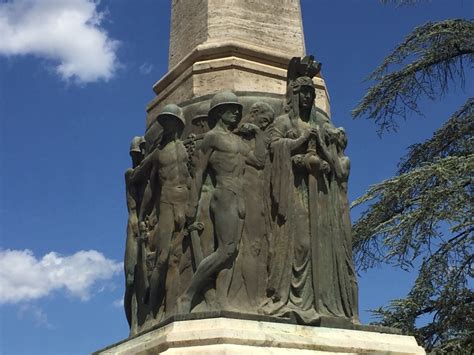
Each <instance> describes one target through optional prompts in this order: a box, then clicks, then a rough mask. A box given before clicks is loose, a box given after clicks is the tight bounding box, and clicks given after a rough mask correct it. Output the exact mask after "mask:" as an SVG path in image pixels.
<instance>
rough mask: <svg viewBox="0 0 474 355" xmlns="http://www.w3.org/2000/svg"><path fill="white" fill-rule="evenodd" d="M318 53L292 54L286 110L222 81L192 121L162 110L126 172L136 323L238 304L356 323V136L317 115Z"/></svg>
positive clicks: (252, 310)
mask: <svg viewBox="0 0 474 355" xmlns="http://www.w3.org/2000/svg"><path fill="white" fill-rule="evenodd" d="M319 70H320V64H319V63H317V62H315V61H314V60H313V58H312V57H305V58H303V59H300V58H294V59H293V60H292V61H291V63H290V66H289V70H288V92H287V97H286V102H285V110H284V113H283V114H282V115H280V116H279V117H275V110H274V108H272V106H271V105H269V104H268V103H265V102H263V101H258V102H255V103H254V104H253V105H251V107H249V108H248V110H246V111H247V113H246V114H245V115H244V117H242V116H243V115H242V113H243V111H244V107H243V106H242V104H241V103H240V101H239V98H238V97H237V96H236V95H235V94H234V93H232V92H228V91H224V92H220V93H217V94H216V95H215V96H214V97H213V98H212V99H211V100H210V103H209V102H205V103H203V104H202V107H200V108H199V110H197V112H196V114H195V116H194V117H192V119H191V125H192V129H191V130H190V131H191V132H192V134H190V135H189V136H188V137H187V138H186V139H184V140H181V135H182V133H183V130H184V128H185V125H186V120H185V118H184V114H183V111H182V109H181V108H180V107H179V106H177V105H174V104H170V105H167V106H165V107H164V108H163V110H162V111H161V112H160V113H159V114H158V116H157V120H158V123H159V124H160V125H161V127H162V132H161V134H160V135H159V136H158V137H157V139H156V140H155V141H153V142H149V141H145V140H144V139H143V138H140V137H135V138H134V139H133V141H132V145H131V150H130V154H131V157H132V161H133V168H131V169H129V170H127V172H126V189H127V205H128V211H129V220H128V229H127V243H126V254H125V274H126V291H125V301H124V303H125V310H126V315H127V319H128V321H129V324H130V327H131V334H136V333H138V332H140V331H141V330H144V329H146V328H148V327H149V326H151V325H153V324H156V323H159V322H160V321H164V320H166V319H167V318H169V317H171V316H173V315H177V314H189V313H205V312H209V311H231V312H236V313H240V314H244V315H245V314H258V315H263V316H268V317H277V318H293V319H296V320H297V322H299V323H301V324H315V323H316V322H317V321H318V319H320V318H321V317H334V318H339V319H345V320H347V321H349V322H353V323H357V322H358V309H357V303H358V301H357V281H356V275H355V271H354V265H353V261H352V253H351V243H352V241H351V223H350V217H349V206H348V200H347V181H348V176H349V168H350V163H349V159H348V158H347V156H345V155H344V150H345V148H346V145H347V138H346V135H345V132H344V130H343V129H342V128H336V127H334V126H333V124H332V123H331V122H330V120H329V119H328V118H325V117H323V118H321V116H317V115H315V114H314V111H315V110H314V109H315V106H314V103H315V86H314V84H313V77H314V76H315V75H317V74H318V73H319Z"/></svg>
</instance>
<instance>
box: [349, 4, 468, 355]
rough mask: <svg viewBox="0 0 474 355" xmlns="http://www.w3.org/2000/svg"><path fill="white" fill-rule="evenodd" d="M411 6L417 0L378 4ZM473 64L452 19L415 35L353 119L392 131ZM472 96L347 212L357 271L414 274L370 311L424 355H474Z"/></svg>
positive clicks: (462, 27) (386, 65)
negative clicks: (386, 267)
mask: <svg viewBox="0 0 474 355" xmlns="http://www.w3.org/2000/svg"><path fill="white" fill-rule="evenodd" d="M382 2H384V3H388V2H392V3H396V4H397V5H409V4H413V3H416V2H418V1H416V0H413V1H412V0H382ZM473 62H474V22H473V21H472V20H463V19H454V20H445V21H440V22H436V23H427V24H425V25H422V26H420V27H417V28H415V29H414V31H413V32H412V33H411V34H410V35H408V36H407V37H406V38H405V40H404V41H403V43H401V44H400V45H399V46H398V47H396V49H395V50H394V51H393V52H392V53H391V54H390V55H389V56H388V57H387V58H386V59H385V60H384V62H383V63H382V64H381V65H380V66H379V67H378V68H377V69H376V70H375V71H374V72H373V73H372V74H371V75H370V76H369V78H368V79H369V80H373V81H375V85H374V86H373V87H372V88H370V89H369V90H368V92H367V94H366V95H365V96H364V98H363V99H362V100H361V102H360V103H359V105H358V106H357V107H356V108H355V109H354V110H353V112H352V113H353V116H354V117H366V118H369V119H372V120H374V121H375V123H376V124H377V125H378V127H379V133H383V132H387V131H396V129H397V127H398V120H399V119H400V118H402V119H406V118H407V116H408V114H409V113H410V112H417V113H419V114H422V113H421V112H420V110H419V108H418V102H419V100H420V99H421V98H428V99H431V100H439V99H440V98H442V97H443V95H444V94H445V93H446V92H447V91H448V89H450V88H451V86H452V85H454V84H460V85H461V87H463V85H464V81H465V71H466V68H469V69H471V68H472V64H473ZM473 137H474V98H470V99H468V100H467V102H466V103H465V104H464V105H463V107H462V108H461V109H459V110H458V111H457V112H456V113H454V114H453V115H452V116H451V117H450V118H449V119H448V120H447V121H446V123H445V124H444V125H443V126H442V127H441V128H439V129H438V130H437V131H436V132H435V133H434V135H433V136H432V137H431V138H430V139H428V140H427V141H425V142H423V143H418V144H414V145H412V146H410V147H409V148H408V154H407V155H406V156H405V157H403V158H402V159H401V161H400V163H399V165H398V172H397V174H396V176H395V177H393V178H390V179H387V180H385V181H382V182H381V183H378V184H376V185H374V186H371V187H370V188H369V190H368V191H367V192H366V193H365V194H364V196H362V197H360V198H359V199H357V200H356V201H354V202H353V204H352V207H354V206H360V205H364V206H365V210H364V211H363V212H362V213H361V216H360V218H359V220H358V221H357V222H356V223H355V224H354V225H353V234H354V245H353V247H354V258H355V262H356V265H357V266H358V269H359V270H366V269H369V268H372V267H375V266H377V265H379V264H381V263H384V264H390V265H393V266H395V267H401V268H402V269H405V270H408V271H415V270H417V271H418V275H417V278H416V281H415V283H414V284H413V285H412V288H411V290H410V292H409V293H408V294H407V296H406V297H405V298H403V299H396V300H393V301H391V302H390V304H389V305H388V306H385V307H380V308H378V309H376V310H373V311H372V312H373V314H374V315H375V317H376V318H377V320H378V321H377V323H376V324H381V325H385V326H392V327H397V328H399V329H401V330H402V331H404V332H405V333H406V334H411V335H414V336H415V337H416V338H417V340H418V342H419V343H420V344H421V345H422V346H424V347H425V349H426V350H427V352H428V353H430V354H473V353H474V291H473V290H472V285H473V276H474V275H473V274H474V254H473V249H474V222H473V217H474V214H473V206H474V194H473V192H474V186H473V171H474V142H473Z"/></svg>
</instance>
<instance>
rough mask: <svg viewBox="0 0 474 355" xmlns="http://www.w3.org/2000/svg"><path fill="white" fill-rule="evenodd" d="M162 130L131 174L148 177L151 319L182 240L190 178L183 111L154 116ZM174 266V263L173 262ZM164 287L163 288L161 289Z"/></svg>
mask: <svg viewBox="0 0 474 355" xmlns="http://www.w3.org/2000/svg"><path fill="white" fill-rule="evenodd" d="M157 120H158V123H159V124H160V125H161V126H162V127H163V133H162V137H161V140H160V142H159V143H158V145H157V147H156V148H155V150H154V151H153V152H151V153H150V154H149V155H148V156H147V157H146V158H145V159H144V161H143V163H142V164H140V166H139V167H138V168H137V169H135V171H134V178H140V177H141V178H146V177H147V176H149V177H150V184H151V189H152V191H153V195H154V196H159V198H156V201H155V208H156V214H157V216H158V223H156V225H155V226H153V228H152V230H151V231H150V237H149V240H148V247H149V250H150V252H152V253H155V258H154V262H153V270H152V273H151V278H150V282H149V284H150V292H149V297H148V303H149V306H150V309H151V311H152V312H153V314H154V315H156V313H157V312H158V310H159V307H160V306H161V304H162V301H163V299H164V296H165V289H166V290H174V288H173V287H168V285H167V274H168V271H169V270H168V269H170V270H171V269H173V268H172V267H170V266H169V264H170V263H171V262H173V260H171V261H170V256H171V253H172V250H171V249H172V245H173V242H174V240H175V239H177V238H182V236H183V230H184V226H185V222H186V212H187V210H188V206H189V205H188V203H189V197H190V193H189V192H190V180H191V179H190V175H189V172H188V168H187V162H188V154H187V152H186V148H185V147H184V144H183V142H182V141H181V140H180V136H181V134H182V132H183V129H184V126H185V120H184V114H183V110H182V109H181V108H180V107H179V106H177V105H175V104H169V105H166V106H165V107H164V108H163V110H162V111H161V112H160V113H159V114H158V116H157ZM174 262H175V263H177V262H178V261H177V260H174ZM165 286H166V287H165ZM167 298H169V299H167V300H166V302H168V301H171V302H175V301H176V297H174V300H172V298H173V297H171V296H170V297H167Z"/></svg>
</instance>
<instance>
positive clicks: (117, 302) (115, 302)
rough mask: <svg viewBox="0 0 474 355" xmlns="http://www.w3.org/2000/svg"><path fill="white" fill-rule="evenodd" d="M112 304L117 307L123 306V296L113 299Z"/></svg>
mask: <svg viewBox="0 0 474 355" xmlns="http://www.w3.org/2000/svg"><path fill="white" fill-rule="evenodd" d="M112 305H113V306H114V307H117V308H123V297H122V298H119V299H117V300H115V301H114V302H113V303H112Z"/></svg>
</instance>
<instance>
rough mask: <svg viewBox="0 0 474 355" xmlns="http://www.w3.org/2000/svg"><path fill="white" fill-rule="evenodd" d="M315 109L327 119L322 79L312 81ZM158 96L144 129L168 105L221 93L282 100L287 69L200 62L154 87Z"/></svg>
mask: <svg viewBox="0 0 474 355" xmlns="http://www.w3.org/2000/svg"><path fill="white" fill-rule="evenodd" d="M314 83H315V88H316V107H318V108H319V109H320V110H321V111H323V112H325V113H326V114H327V115H328V116H330V105H329V94H328V93H327V91H326V84H325V82H324V80H323V79H322V78H319V77H316V78H314ZM156 87H157V88H158V89H157V90H158V92H159V95H158V96H157V97H156V98H155V99H154V100H153V101H152V102H151V103H150V104H149V105H148V108H147V111H148V116H147V126H149V125H150V124H151V123H152V121H153V118H154V117H156V115H157V114H158V112H159V111H160V110H161V109H162V108H163V107H164V106H165V105H167V104H168V103H172V102H181V103H182V102H185V101H187V100H191V99H193V98H196V97H202V96H206V95H211V94H214V93H216V92H218V91H220V90H232V91H234V92H236V93H239V92H255V93H258V92H263V93H267V94H268V93H270V94H277V95H281V97H284V95H285V93H286V69H282V68H279V67H276V66H272V65H268V64H262V63H258V62H255V61H251V60H248V59H242V58H239V57H236V56H232V57H226V58H220V59H212V60H204V61H199V62H196V63H194V64H193V65H191V66H190V67H188V68H187V69H186V70H185V71H184V72H183V73H181V74H180V75H177V76H176V77H175V76H174V75H171V74H170V75H168V76H166V77H164V78H163V79H162V80H161V81H160V82H158V83H157V84H156Z"/></svg>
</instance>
